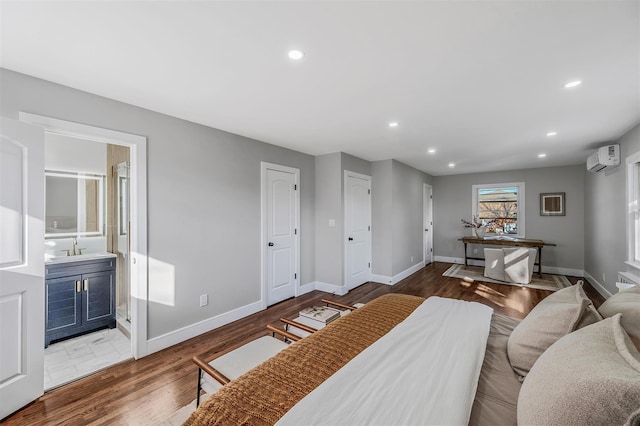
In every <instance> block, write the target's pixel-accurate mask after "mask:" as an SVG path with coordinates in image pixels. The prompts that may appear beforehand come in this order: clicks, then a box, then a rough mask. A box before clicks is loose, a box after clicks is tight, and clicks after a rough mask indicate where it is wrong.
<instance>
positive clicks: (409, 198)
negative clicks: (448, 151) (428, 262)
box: [391, 160, 432, 276]
mask: <svg viewBox="0 0 640 426" xmlns="http://www.w3.org/2000/svg"><path fill="white" fill-rule="evenodd" d="M392 177H393V184H392V196H393V198H392V211H393V236H392V250H393V264H392V271H391V276H396V275H398V274H401V273H402V272H404V271H406V270H408V269H409V268H411V267H414V266H416V265H418V264H420V263H421V262H422V261H423V260H424V259H423V258H424V256H423V252H422V250H423V235H424V218H423V210H424V204H423V186H424V184H425V183H428V184H431V183H432V179H431V176H429V175H427V174H426V173H423V172H421V171H419V170H416V169H414V168H413V167H410V166H407V165H406V164H404V163H401V162H399V161H396V160H393V162H392ZM412 257H413V260H412V259H411V258H412Z"/></svg>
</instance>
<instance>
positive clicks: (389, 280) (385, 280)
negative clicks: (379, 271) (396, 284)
mask: <svg viewBox="0 0 640 426" xmlns="http://www.w3.org/2000/svg"><path fill="white" fill-rule="evenodd" d="M370 281H373V282H374V283H379V284H387V285H393V277H387V276H386V275H376V274H371V278H370Z"/></svg>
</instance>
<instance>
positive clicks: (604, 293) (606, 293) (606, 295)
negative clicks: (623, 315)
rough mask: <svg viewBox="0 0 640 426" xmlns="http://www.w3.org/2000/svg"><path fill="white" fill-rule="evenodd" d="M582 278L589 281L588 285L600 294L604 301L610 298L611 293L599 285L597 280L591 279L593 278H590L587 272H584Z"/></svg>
mask: <svg viewBox="0 0 640 426" xmlns="http://www.w3.org/2000/svg"><path fill="white" fill-rule="evenodd" d="M584 278H586V280H587V281H589V284H591V286H592V287H593V288H595V289H596V291H597V292H598V293H600V294H601V295H602V297H604V298H605V299H608V298H610V297H611V296H612V294H611V292H610V291H609V290H607V289H606V288H605V286H603V285H602V284H600V283H599V282H598V280H596V279H595V278H593V276H591V274H590V273H588V272H587V271H584Z"/></svg>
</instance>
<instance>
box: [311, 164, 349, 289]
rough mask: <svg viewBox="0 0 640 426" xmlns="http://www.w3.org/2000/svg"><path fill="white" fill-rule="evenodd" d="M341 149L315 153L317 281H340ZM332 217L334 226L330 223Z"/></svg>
mask: <svg viewBox="0 0 640 426" xmlns="http://www.w3.org/2000/svg"><path fill="white" fill-rule="evenodd" d="M340 157H341V156H340V153H338V152H336V153H333V154H326V155H319V156H317V157H316V160H315V161H316V281H319V282H322V283H327V284H333V285H340V286H341V285H342V245H341V243H342V229H343V226H342V222H343V219H342V218H343V216H344V214H343V211H342V176H341V170H342V169H341V166H340ZM329 220H335V226H333V227H330V226H329Z"/></svg>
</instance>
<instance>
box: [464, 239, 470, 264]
mask: <svg viewBox="0 0 640 426" xmlns="http://www.w3.org/2000/svg"><path fill="white" fill-rule="evenodd" d="M464 266H469V265H467V243H464Z"/></svg>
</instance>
